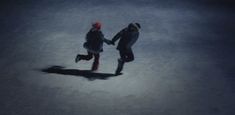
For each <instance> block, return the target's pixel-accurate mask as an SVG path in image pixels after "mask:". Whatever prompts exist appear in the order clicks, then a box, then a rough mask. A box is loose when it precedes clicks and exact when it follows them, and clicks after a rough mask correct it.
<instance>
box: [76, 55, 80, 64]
mask: <svg viewBox="0 0 235 115" xmlns="http://www.w3.org/2000/svg"><path fill="white" fill-rule="evenodd" d="M80 60H81V56H80V55H79V54H78V55H77V56H76V58H75V62H76V63H78V62H79V61H80Z"/></svg>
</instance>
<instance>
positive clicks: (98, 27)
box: [92, 22, 101, 30]
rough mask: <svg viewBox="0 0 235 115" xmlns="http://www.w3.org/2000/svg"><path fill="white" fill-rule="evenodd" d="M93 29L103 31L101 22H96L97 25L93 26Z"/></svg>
mask: <svg viewBox="0 0 235 115" xmlns="http://www.w3.org/2000/svg"><path fill="white" fill-rule="evenodd" d="M92 27H94V28H96V29H98V30H100V29H101V23H100V22H95V23H93V24H92Z"/></svg>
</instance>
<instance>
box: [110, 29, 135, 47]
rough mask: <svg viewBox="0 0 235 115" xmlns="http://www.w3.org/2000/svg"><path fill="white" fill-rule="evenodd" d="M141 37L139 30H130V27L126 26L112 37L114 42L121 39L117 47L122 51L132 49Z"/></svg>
mask: <svg viewBox="0 0 235 115" xmlns="http://www.w3.org/2000/svg"><path fill="white" fill-rule="evenodd" d="M138 37H139V31H130V30H129V29H128V28H124V29H123V30H121V31H120V32H118V33H117V34H116V35H115V36H114V37H113V39H112V42H113V43H114V42H115V41H117V40H118V39H120V40H119V43H118V46H117V49H118V50H120V51H127V50H131V47H132V45H133V44H134V43H135V42H136V41H137V39H138Z"/></svg>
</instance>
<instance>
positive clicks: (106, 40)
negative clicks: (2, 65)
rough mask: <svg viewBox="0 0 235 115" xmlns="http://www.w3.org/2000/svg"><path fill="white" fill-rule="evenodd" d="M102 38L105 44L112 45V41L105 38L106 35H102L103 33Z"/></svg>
mask: <svg viewBox="0 0 235 115" xmlns="http://www.w3.org/2000/svg"><path fill="white" fill-rule="evenodd" d="M100 38H101V39H102V41H103V42H105V43H106V44H108V45H109V44H111V41H110V40H108V39H106V38H105V37H104V34H103V33H102V32H100Z"/></svg>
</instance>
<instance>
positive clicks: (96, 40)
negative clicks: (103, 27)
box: [83, 29, 106, 53]
mask: <svg viewBox="0 0 235 115" xmlns="http://www.w3.org/2000/svg"><path fill="white" fill-rule="evenodd" d="M103 42H106V39H105V38H104V35H103V33H102V32H101V31H100V30H95V29H91V30H90V31H89V32H88V33H87V35H86V42H85V43H84V45H83V46H84V48H86V49H87V50H88V51H89V52H92V53H100V52H102V51H103Z"/></svg>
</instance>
